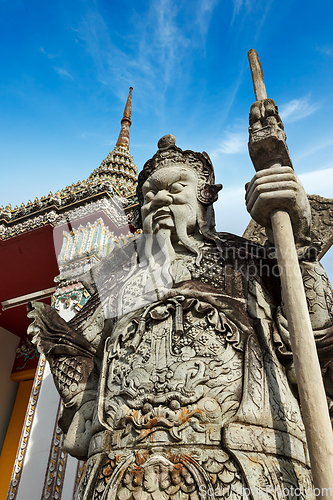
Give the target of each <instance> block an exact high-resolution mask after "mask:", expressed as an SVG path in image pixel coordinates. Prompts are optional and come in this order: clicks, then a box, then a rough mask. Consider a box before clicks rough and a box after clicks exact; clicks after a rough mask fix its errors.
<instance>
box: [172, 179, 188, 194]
mask: <svg viewBox="0 0 333 500" xmlns="http://www.w3.org/2000/svg"><path fill="white" fill-rule="evenodd" d="M184 187H185V184H181V183H180V182H174V183H173V184H172V186H171V187H170V193H171V194H176V193H180V192H181V191H182V190H183V189H184Z"/></svg>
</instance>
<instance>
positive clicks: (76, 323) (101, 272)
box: [69, 235, 141, 330]
mask: <svg viewBox="0 0 333 500" xmlns="http://www.w3.org/2000/svg"><path fill="white" fill-rule="evenodd" d="M140 237H141V235H138V236H136V237H134V238H133V239H132V240H131V241H129V242H128V243H126V245H124V246H123V247H116V248H114V249H113V250H112V252H111V253H110V254H109V255H108V256H107V257H105V258H104V259H103V260H102V261H101V262H100V263H98V264H96V265H95V266H93V267H92V269H90V271H88V272H87V273H86V274H84V275H82V276H80V277H79V281H80V282H81V283H82V284H83V286H84V287H85V288H86V289H87V290H88V292H89V293H90V294H91V297H90V298H89V300H88V302H87V303H86V304H85V305H84V307H83V308H82V309H81V310H80V311H79V312H78V313H77V314H76V315H75V317H74V318H73V319H71V321H70V322H69V323H70V325H71V327H72V328H75V329H81V330H82V328H84V326H85V325H87V322H89V319H90V318H91V317H92V316H93V314H94V313H95V311H96V310H97V309H98V308H99V307H101V304H102V303H103V300H104V299H105V298H106V297H107V296H109V294H110V292H111V291H112V288H113V287H114V286H115V285H116V284H117V283H118V282H119V280H121V279H122V278H123V277H124V276H125V275H126V274H127V273H128V268H129V266H130V265H131V260H132V258H133V255H134V254H135V255H137V248H138V243H139V241H140Z"/></svg>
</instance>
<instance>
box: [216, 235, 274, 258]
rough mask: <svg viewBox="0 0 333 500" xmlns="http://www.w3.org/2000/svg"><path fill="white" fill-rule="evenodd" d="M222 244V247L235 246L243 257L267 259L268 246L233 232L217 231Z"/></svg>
mask: <svg viewBox="0 0 333 500" xmlns="http://www.w3.org/2000/svg"><path fill="white" fill-rule="evenodd" d="M215 234H216V236H217V237H218V239H219V240H220V242H221V244H222V248H235V249H237V251H238V252H237V254H238V256H239V257H241V258H244V259H245V258H252V259H253V258H257V259H266V258H267V251H266V248H265V247H263V246H262V245H259V244H258V243H254V242H253V241H251V240H247V239H246V238H243V237H242V236H237V235H235V234H231V233H215Z"/></svg>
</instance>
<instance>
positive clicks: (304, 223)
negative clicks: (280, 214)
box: [245, 165, 311, 246]
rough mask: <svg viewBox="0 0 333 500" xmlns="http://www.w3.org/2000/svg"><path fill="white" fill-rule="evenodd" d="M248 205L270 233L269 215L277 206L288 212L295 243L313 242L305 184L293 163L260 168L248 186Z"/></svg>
mask: <svg viewBox="0 0 333 500" xmlns="http://www.w3.org/2000/svg"><path fill="white" fill-rule="evenodd" d="M245 188H246V195H245V199H246V207H247V210H248V211H249V213H250V214H251V217H252V218H253V219H254V220H255V221H256V222H258V224H260V225H262V226H264V227H265V228H266V229H268V234H267V235H268V237H269V239H271V237H270V236H271V235H270V234H269V233H270V231H269V230H270V227H271V222H270V216H271V214H272V212H273V211H275V210H285V211H287V212H288V213H289V215H290V218H291V222H292V225H293V231H294V237H295V243H296V244H297V245H299V246H301V245H306V244H308V243H309V242H310V228H311V210H310V204H309V201H308V198H307V196H306V193H305V191H304V188H303V186H302V184H301V182H300V180H299V179H298V177H297V175H296V174H295V172H294V170H293V169H292V168H291V167H282V166H280V165H274V166H272V167H271V168H267V169H264V170H260V171H259V172H257V173H256V174H255V176H254V177H253V179H252V180H251V182H249V183H248V184H247V185H246V186H245Z"/></svg>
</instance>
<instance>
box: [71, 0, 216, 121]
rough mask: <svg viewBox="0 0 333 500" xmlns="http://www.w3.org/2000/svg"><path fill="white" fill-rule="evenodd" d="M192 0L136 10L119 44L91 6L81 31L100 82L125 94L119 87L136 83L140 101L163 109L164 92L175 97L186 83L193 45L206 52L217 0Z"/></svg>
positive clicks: (166, 0)
mask: <svg viewBox="0 0 333 500" xmlns="http://www.w3.org/2000/svg"><path fill="white" fill-rule="evenodd" d="M193 4H194V5H193ZM193 4H192V3H191V7H190V6H189V5H188V4H187V3H186V2H177V1H176V0H156V1H151V2H149V3H148V7H147V9H146V10H141V12H140V13H139V12H136V13H134V14H133V16H132V19H131V21H130V22H131V29H130V30H129V34H128V36H126V40H125V39H123V41H122V44H121V45H120V44H119V37H120V36H121V35H120V34H119V33H116V32H115V31H114V30H109V29H108V24H107V23H106V21H105V19H104V18H103V16H102V14H101V12H100V11H99V10H98V8H97V6H96V4H95V6H94V7H91V8H90V10H89V11H87V12H86V14H85V16H84V19H83V21H82V22H81V23H80V24H79V26H78V29H77V34H78V36H79V37H80V40H81V42H82V41H83V43H84V46H85V48H86V50H87V52H88V54H89V55H90V56H91V58H92V60H93V62H94V64H95V67H96V70H97V73H98V78H99V81H101V82H103V83H104V84H106V85H108V86H110V87H112V88H113V90H114V91H115V92H116V93H117V94H118V92H123V91H122V90H121V91H119V90H118V89H120V88H122V89H124V85H123V84H124V82H126V83H127V84H129V85H135V87H136V97H137V99H138V100H140V99H144V101H145V104H146V105H147V106H150V107H151V108H153V109H154V110H155V111H156V112H157V113H161V112H162V109H163V99H164V95H165V93H166V91H167V90H168V89H170V88H173V89H174V91H175V98H177V89H178V88H180V87H181V86H184V85H186V83H185V82H186V79H187V78H188V74H189V68H190V67H191V64H192V62H193V57H192V55H193V49H194V48H197V49H199V50H201V51H202V52H203V53H204V50H205V47H204V40H205V36H206V34H207V32H208V28H209V23H210V20H211V17H212V15H213V11H214V8H215V6H216V5H217V4H218V0H196V1H195V3H193ZM184 20H185V21H186V22H185V23H184ZM184 26H186V29H185V28H184ZM124 43H125V45H126V46H125V48H123V44H124ZM120 82H121V83H122V85H121V86H120V85H119V83H120ZM139 93H141V96H140V95H139ZM119 98H121V99H124V98H125V95H119ZM137 102H138V101H137Z"/></svg>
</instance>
